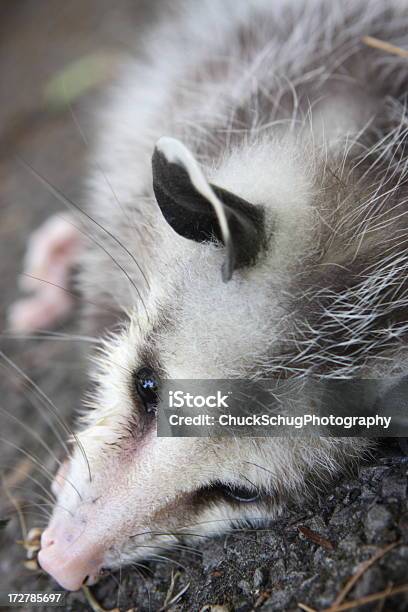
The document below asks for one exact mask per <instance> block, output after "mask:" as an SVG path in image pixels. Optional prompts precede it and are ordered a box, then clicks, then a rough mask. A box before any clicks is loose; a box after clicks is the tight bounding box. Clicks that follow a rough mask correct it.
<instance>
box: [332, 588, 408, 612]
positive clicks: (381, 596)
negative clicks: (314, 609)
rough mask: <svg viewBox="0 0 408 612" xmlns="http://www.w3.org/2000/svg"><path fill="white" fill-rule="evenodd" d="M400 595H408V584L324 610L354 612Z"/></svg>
mask: <svg viewBox="0 0 408 612" xmlns="http://www.w3.org/2000/svg"><path fill="white" fill-rule="evenodd" d="M399 593H408V584H403V585H402V586H399V587H395V588H393V589H389V588H388V589H385V590H384V591H380V592H379V593H372V594H371V595H366V596H365V597H360V598H359V599H354V600H353V601H346V603H343V604H341V605H340V606H336V607H330V608H326V609H325V610H323V612H343V610H352V609H353V608H357V607H358V606H365V605H366V604H368V603H371V602H373V601H379V600H380V599H384V598H385V597H392V596H393V595H398V594H399Z"/></svg>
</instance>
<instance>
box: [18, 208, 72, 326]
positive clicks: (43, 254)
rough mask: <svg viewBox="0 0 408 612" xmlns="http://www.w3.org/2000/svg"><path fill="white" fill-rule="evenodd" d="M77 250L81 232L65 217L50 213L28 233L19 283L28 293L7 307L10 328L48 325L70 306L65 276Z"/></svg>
mask: <svg viewBox="0 0 408 612" xmlns="http://www.w3.org/2000/svg"><path fill="white" fill-rule="evenodd" d="M80 250H81V233H80V232H79V230H78V229H77V228H76V227H74V225H73V224H72V223H70V222H69V221H68V220H67V219H64V218H62V217H59V216H57V215H55V216H52V217H50V218H49V219H47V221H45V223H44V224H43V225H42V226H41V227H40V228H39V229H38V230H36V231H35V232H34V233H33V234H32V235H31V237H30V239H29V241H28V245H27V252H26V255H25V257H24V262H23V275H22V276H20V279H19V285H20V287H21V289H22V291H24V292H30V295H29V296H28V297H25V298H23V299H21V300H18V301H17V302H15V303H14V304H12V306H11V307H10V309H9V312H8V323H9V327H10V328H11V329H12V330H13V331H17V332H29V331H33V330H35V329H44V328H47V327H51V326H53V325H55V324H56V323H58V322H59V321H60V320H62V319H64V318H65V317H66V316H67V315H68V314H69V312H70V311H71V310H72V307H73V305H74V299H73V297H72V296H71V295H70V294H69V289H68V285H69V276H70V271H71V269H72V267H73V265H74V264H75V262H76V259H77V256H78V253H79V252H80Z"/></svg>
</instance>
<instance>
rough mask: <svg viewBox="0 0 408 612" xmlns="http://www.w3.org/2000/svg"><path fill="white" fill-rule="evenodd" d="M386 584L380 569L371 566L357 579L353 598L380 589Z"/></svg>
mask: <svg viewBox="0 0 408 612" xmlns="http://www.w3.org/2000/svg"><path fill="white" fill-rule="evenodd" d="M386 586H387V585H386V583H385V582H384V579H383V576H382V572H381V570H380V569H379V568H378V567H371V568H369V569H368V570H367V571H366V572H364V574H363V576H362V577H361V578H360V580H359V581H358V583H357V586H356V588H355V591H354V593H355V598H356V599H358V598H359V597H365V595H369V594H370V593H375V592H376V591H381V590H382V589H383V588H385V587H386Z"/></svg>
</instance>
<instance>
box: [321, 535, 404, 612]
mask: <svg viewBox="0 0 408 612" xmlns="http://www.w3.org/2000/svg"><path fill="white" fill-rule="evenodd" d="M398 544H400V542H399V541H398V542H392V544H388V546H385V547H384V548H381V549H380V550H379V551H377V552H376V553H375V555H373V556H372V557H371V559H368V561H364V562H363V563H361V564H360V565H359V566H358V568H357V571H356V573H355V574H353V576H351V578H350V579H349V580H348V581H347V582H346V584H345V586H344V587H343V588H342V590H341V591H340V593H339V594H338V595H337V597H336V599H335V600H334V601H333V603H332V605H331V607H332V608H335V607H336V606H339V605H340V604H341V602H342V601H343V600H344V598H345V597H346V595H347V593H349V592H350V591H351V589H352V588H353V586H354V585H355V584H356V582H357V581H358V580H360V578H361V576H362V575H363V574H364V573H365V572H366V571H367V570H368V568H369V567H371V566H372V565H374V563H376V561H378V560H379V559H381V557H383V556H384V555H386V554H387V553H388V552H389V551H390V550H392V549H393V548H395V547H396V546H397V545H398ZM330 609H331V608H330Z"/></svg>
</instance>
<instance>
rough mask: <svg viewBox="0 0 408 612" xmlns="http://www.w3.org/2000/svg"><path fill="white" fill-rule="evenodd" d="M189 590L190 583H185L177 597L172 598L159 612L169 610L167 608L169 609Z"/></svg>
mask: <svg viewBox="0 0 408 612" xmlns="http://www.w3.org/2000/svg"><path fill="white" fill-rule="evenodd" d="M189 588H190V583H187V584H186V586H185V587H184V588H182V589H181V591H179V592H178V593H177V595H175V596H174V597H173V599H170V601H169V602H168V603H167V604H166V605H165V606H163V607H162V608H160V610H159V612H165V611H166V610H169V608H171V606H172V605H173V604H175V603H177V602H178V600H179V599H180V598H181V597H182V596H183V595H184V593H186V592H187V591H188V589H189Z"/></svg>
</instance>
